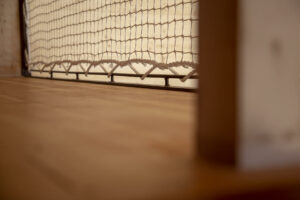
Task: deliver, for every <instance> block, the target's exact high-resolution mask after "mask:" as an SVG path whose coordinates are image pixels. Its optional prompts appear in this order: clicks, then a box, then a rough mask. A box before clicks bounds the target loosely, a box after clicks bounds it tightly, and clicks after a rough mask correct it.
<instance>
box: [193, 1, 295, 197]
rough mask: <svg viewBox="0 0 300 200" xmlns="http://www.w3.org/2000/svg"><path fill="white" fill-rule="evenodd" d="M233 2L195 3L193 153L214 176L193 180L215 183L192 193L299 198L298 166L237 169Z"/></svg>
mask: <svg viewBox="0 0 300 200" xmlns="http://www.w3.org/2000/svg"><path fill="white" fill-rule="evenodd" d="M238 3H239V0H226V1H220V0H200V8H199V19H200V21H199V35H200V39H199V69H198V73H199V91H198V100H197V102H198V108H197V118H196V119H197V123H196V124H197V133H196V152H197V159H198V162H199V166H200V165H202V166H203V162H204V163H206V164H208V165H211V167H208V169H209V171H212V173H211V174H215V175H213V176H210V177H203V175H199V176H198V177H197V178H198V179H199V180H201V179H202V180H203V181H204V182H207V181H208V182H211V181H214V182H215V184H212V187H211V189H209V188H208V187H204V188H205V191H201V190H202V189H201V188H202V187H203V184H205V183H200V182H201V181H200V182H199V184H198V185H196V186H195V187H194V188H193V189H192V190H194V191H193V192H192V193H194V194H195V193H198V194H203V196H205V194H209V196H210V195H213V194H215V196H214V195H213V196H214V197H216V198H217V199H282V198H284V199H300V192H299V191H298V189H299V188H300V166H299V167H297V166H296V167H291V168H288V167H287V168H285V169H273V170H260V171H259V170H258V171H252V172H241V171H240V170H239V169H238V160H237V153H238V150H239V149H238V137H239V135H238V132H237V125H238V124H237V108H238V106H237V103H238V102H237V84H238V83H237V80H238V77H237V69H238V66H237V60H238V57H237V54H238V48H237V47H238V30H239V29H238V24H239V21H238V19H239V18H238V15H239V5H238ZM200 163H202V164H200ZM198 170H199V171H202V170H201V167H199V169H198ZM203 171H205V170H203ZM199 174H201V173H199ZM210 179H214V180H210ZM201 185H202V186H201ZM207 197H208V196H207ZM210 197H212V196H210ZM220 197H221V198H220ZM223 197H224V198H223ZM227 197H228V198H227Z"/></svg>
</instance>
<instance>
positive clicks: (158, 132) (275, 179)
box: [0, 78, 300, 200]
mask: <svg viewBox="0 0 300 200" xmlns="http://www.w3.org/2000/svg"><path fill="white" fill-rule="evenodd" d="M195 96H196V95H195V94H193V93H182V92H174V91H162V90H151V89H139V88H127V87H119V86H106V85H96V84H86V83H72V82H63V81H51V80H38V79H32V78H2V79H0V111H1V112H0V132H1V134H0V158H1V159H0V199H3V200H11V199H13V200H15V199H16V200H18V199H21V200H27V199H28V200H41V199H43V200H48V199H49V200H53V199H60V200H64V199H83V200H84V199H89V200H93V199H95V200H96V199H101V200H106V199H116V200H119V199H130V200H131V199H139V200H140V199H219V198H229V197H232V196H234V197H235V196H237V197H240V196H242V197H244V196H245V195H246V196H247V195H248V194H259V195H260V194H261V193H263V194H266V192H267V194H269V193H272V194H278V193H279V194H281V195H282V196H284V197H286V195H290V194H291V193H290V191H289V190H290V189H291V188H293V187H296V186H297V187H298V186H299V184H300V183H299V177H300V172H299V171H298V170H297V169H290V170H288V171H287V170H284V171H282V170H278V171H275V172H274V171H268V172H251V173H250V172H248V173H241V172H237V171H235V170H233V169H231V168H223V167H222V168H220V167H218V166H214V165H209V164H207V163H205V162H201V161H200V162H196V159H195V158H196V157H195V154H194V142H193V141H194V140H193V137H194V136H193V135H194V134H193V133H194V111H195V105H194V102H195ZM297 187H296V188H297ZM282 191H283V192H282ZM287 191H288V192H287ZM268 192H269V193H268ZM297 197H299V196H297Z"/></svg>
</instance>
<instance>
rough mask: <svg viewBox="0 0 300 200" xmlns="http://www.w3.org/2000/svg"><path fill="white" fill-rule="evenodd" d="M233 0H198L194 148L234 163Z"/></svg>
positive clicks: (211, 158) (210, 157) (213, 158)
mask: <svg viewBox="0 0 300 200" xmlns="http://www.w3.org/2000/svg"><path fill="white" fill-rule="evenodd" d="M237 4H238V3H237V0H226V1H219V0H209V1H208V0H200V9H199V13H200V24H199V28H200V30H199V31H200V32H199V33H200V34H199V35H200V40H199V43H200V44H199V52H200V57H199V63H200V66H199V71H198V72H199V98H198V105H199V106H198V119H197V122H198V123H197V136H196V137H197V150H198V155H199V157H200V158H201V159H205V160H208V161H213V162H217V163H224V164H229V165H234V164H235V163H236V141H237V140H236V138H237V131H236V124H237V123H236V120H237V117H236V115H237V114H236V113H237V110H236V109H237V106H236V104H237V102H236V93H237V89H236V88H237V87H236V83H237V81H236V79H237V77H236V74H237V9H238V6H237Z"/></svg>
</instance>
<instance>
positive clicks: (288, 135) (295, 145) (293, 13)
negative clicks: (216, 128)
mask: <svg viewBox="0 0 300 200" xmlns="http://www.w3.org/2000/svg"><path fill="white" fill-rule="evenodd" d="M240 8H241V13H240V16H241V20H240V47H239V48H240V60H239V65H240V71H239V74H240V76H239V77H240V80H239V83H240V84H239V94H240V96H239V102H240V105H239V106H240V109H241V112H240V113H239V115H240V119H241V126H240V127H239V129H240V132H242V136H241V140H242V146H241V148H242V152H241V153H240V155H239V156H240V160H241V163H240V164H241V166H242V168H243V169H249V168H257V167H270V166H272V167H281V166H286V165H290V164H295V163H296V164H300V1H299V0H240Z"/></svg>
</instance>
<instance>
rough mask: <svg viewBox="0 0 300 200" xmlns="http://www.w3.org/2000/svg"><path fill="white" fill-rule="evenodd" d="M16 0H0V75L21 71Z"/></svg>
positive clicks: (16, 73)
mask: <svg viewBox="0 0 300 200" xmlns="http://www.w3.org/2000/svg"><path fill="white" fill-rule="evenodd" d="M19 30H20V29H19V8H18V0H0V76H16V75H20V71H21V56H20V33H19Z"/></svg>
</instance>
